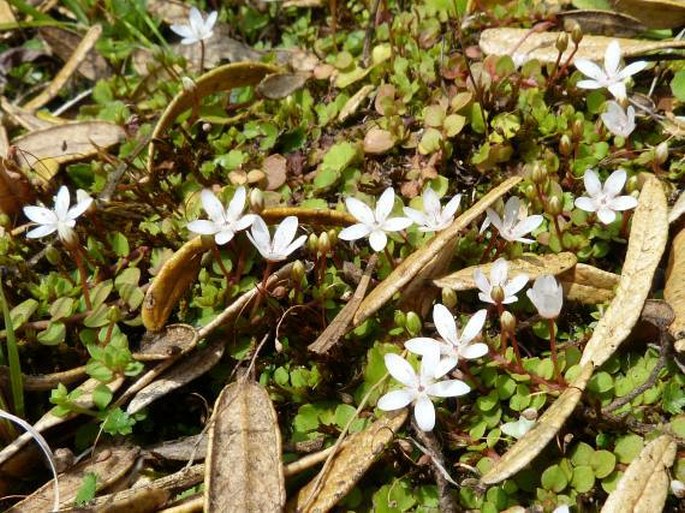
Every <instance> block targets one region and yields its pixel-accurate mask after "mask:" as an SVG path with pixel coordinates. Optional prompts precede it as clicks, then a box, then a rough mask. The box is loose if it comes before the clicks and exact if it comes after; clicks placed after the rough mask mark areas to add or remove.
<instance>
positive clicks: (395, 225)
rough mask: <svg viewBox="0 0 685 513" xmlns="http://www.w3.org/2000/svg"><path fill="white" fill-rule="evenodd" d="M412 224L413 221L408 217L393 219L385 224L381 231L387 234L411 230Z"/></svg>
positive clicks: (387, 220)
mask: <svg viewBox="0 0 685 513" xmlns="http://www.w3.org/2000/svg"><path fill="white" fill-rule="evenodd" d="M412 224H413V221H412V220H411V219H409V218H407V217H391V218H390V219H386V220H385V221H384V222H383V224H382V225H381V229H382V230H383V231H386V232H399V231H400V230H404V229H405V228H409V227H410V226H411V225H412Z"/></svg>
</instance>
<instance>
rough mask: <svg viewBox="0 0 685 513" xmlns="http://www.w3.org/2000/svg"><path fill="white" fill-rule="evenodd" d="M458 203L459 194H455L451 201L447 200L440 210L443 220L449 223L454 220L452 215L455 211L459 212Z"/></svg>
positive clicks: (459, 200) (459, 199)
mask: <svg viewBox="0 0 685 513" xmlns="http://www.w3.org/2000/svg"><path fill="white" fill-rule="evenodd" d="M460 202H461V194H457V195H456V196H454V197H453V198H452V199H451V200H449V201H448V202H447V205H445V208H444V209H443V210H442V217H443V218H444V219H450V221H451V220H452V219H453V218H454V215H455V214H456V213H457V210H459V203H460Z"/></svg>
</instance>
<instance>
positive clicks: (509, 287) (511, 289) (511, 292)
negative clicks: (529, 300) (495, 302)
mask: <svg viewBox="0 0 685 513" xmlns="http://www.w3.org/2000/svg"><path fill="white" fill-rule="evenodd" d="M526 283H528V275H527V274H518V275H516V276H514V277H513V278H512V279H511V280H509V281H508V282H507V283H506V285H505V286H504V295H505V296H516V294H518V293H519V292H520V291H521V289H523V287H525V286H526ZM514 301H516V298H515V297H514ZM514 301H510V303H513V302H514Z"/></svg>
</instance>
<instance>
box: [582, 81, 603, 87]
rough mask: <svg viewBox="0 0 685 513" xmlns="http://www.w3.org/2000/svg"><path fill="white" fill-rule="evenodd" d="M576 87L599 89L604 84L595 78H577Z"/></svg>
mask: <svg viewBox="0 0 685 513" xmlns="http://www.w3.org/2000/svg"><path fill="white" fill-rule="evenodd" d="M576 87H578V88H580V89H601V88H602V87H604V84H603V83H599V82H597V81H596V80H579V81H578V82H577V83H576Z"/></svg>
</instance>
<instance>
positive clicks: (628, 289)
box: [580, 176, 668, 367]
mask: <svg viewBox="0 0 685 513" xmlns="http://www.w3.org/2000/svg"><path fill="white" fill-rule="evenodd" d="M667 241H668V206H667V204H666V195H665V194H664V189H663V187H662V185H661V182H660V181H659V179H658V178H656V177H653V176H652V177H650V178H649V179H647V181H646V182H645V184H644V186H643V187H642V191H641V192H640V199H639V203H638V206H637V208H636V209H635V214H634V215H633V222H632V226H631V229H630V237H629V239H628V249H627V251H626V258H625V262H624V264H623V271H622V272H621V279H620V281H619V283H618V287H617V288H616V293H615V295H614V299H613V301H612V302H611V304H610V305H609V307H608V308H607V310H606V312H605V313H604V316H603V317H602V318H601V319H600V320H599V322H598V323H597V326H596V327H595V331H594V332H593V334H592V337H591V338H590V340H589V341H588V343H587V345H586V346H585V350H584V351H583V356H582V358H581V360H580V363H581V365H584V364H585V363H587V362H592V364H593V365H594V366H595V367H599V366H600V365H602V364H603V363H604V362H605V361H606V360H607V359H608V358H609V357H610V356H611V355H612V354H613V353H614V351H616V349H617V348H618V346H619V345H620V344H621V342H623V341H624V340H625V339H626V337H627V336H628V335H629V334H630V331H631V330H632V329H633V326H635V323H636V322H637V320H638V319H639V318H640V312H641V311H642V306H643V305H644V303H645V300H646V299H647V296H648V295H649V291H650V290H651V287H652V278H653V277H654V272H655V271H656V269H657V266H658V265H659V260H661V255H662V254H663V252H664V249H665V248H666V242H667Z"/></svg>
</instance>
